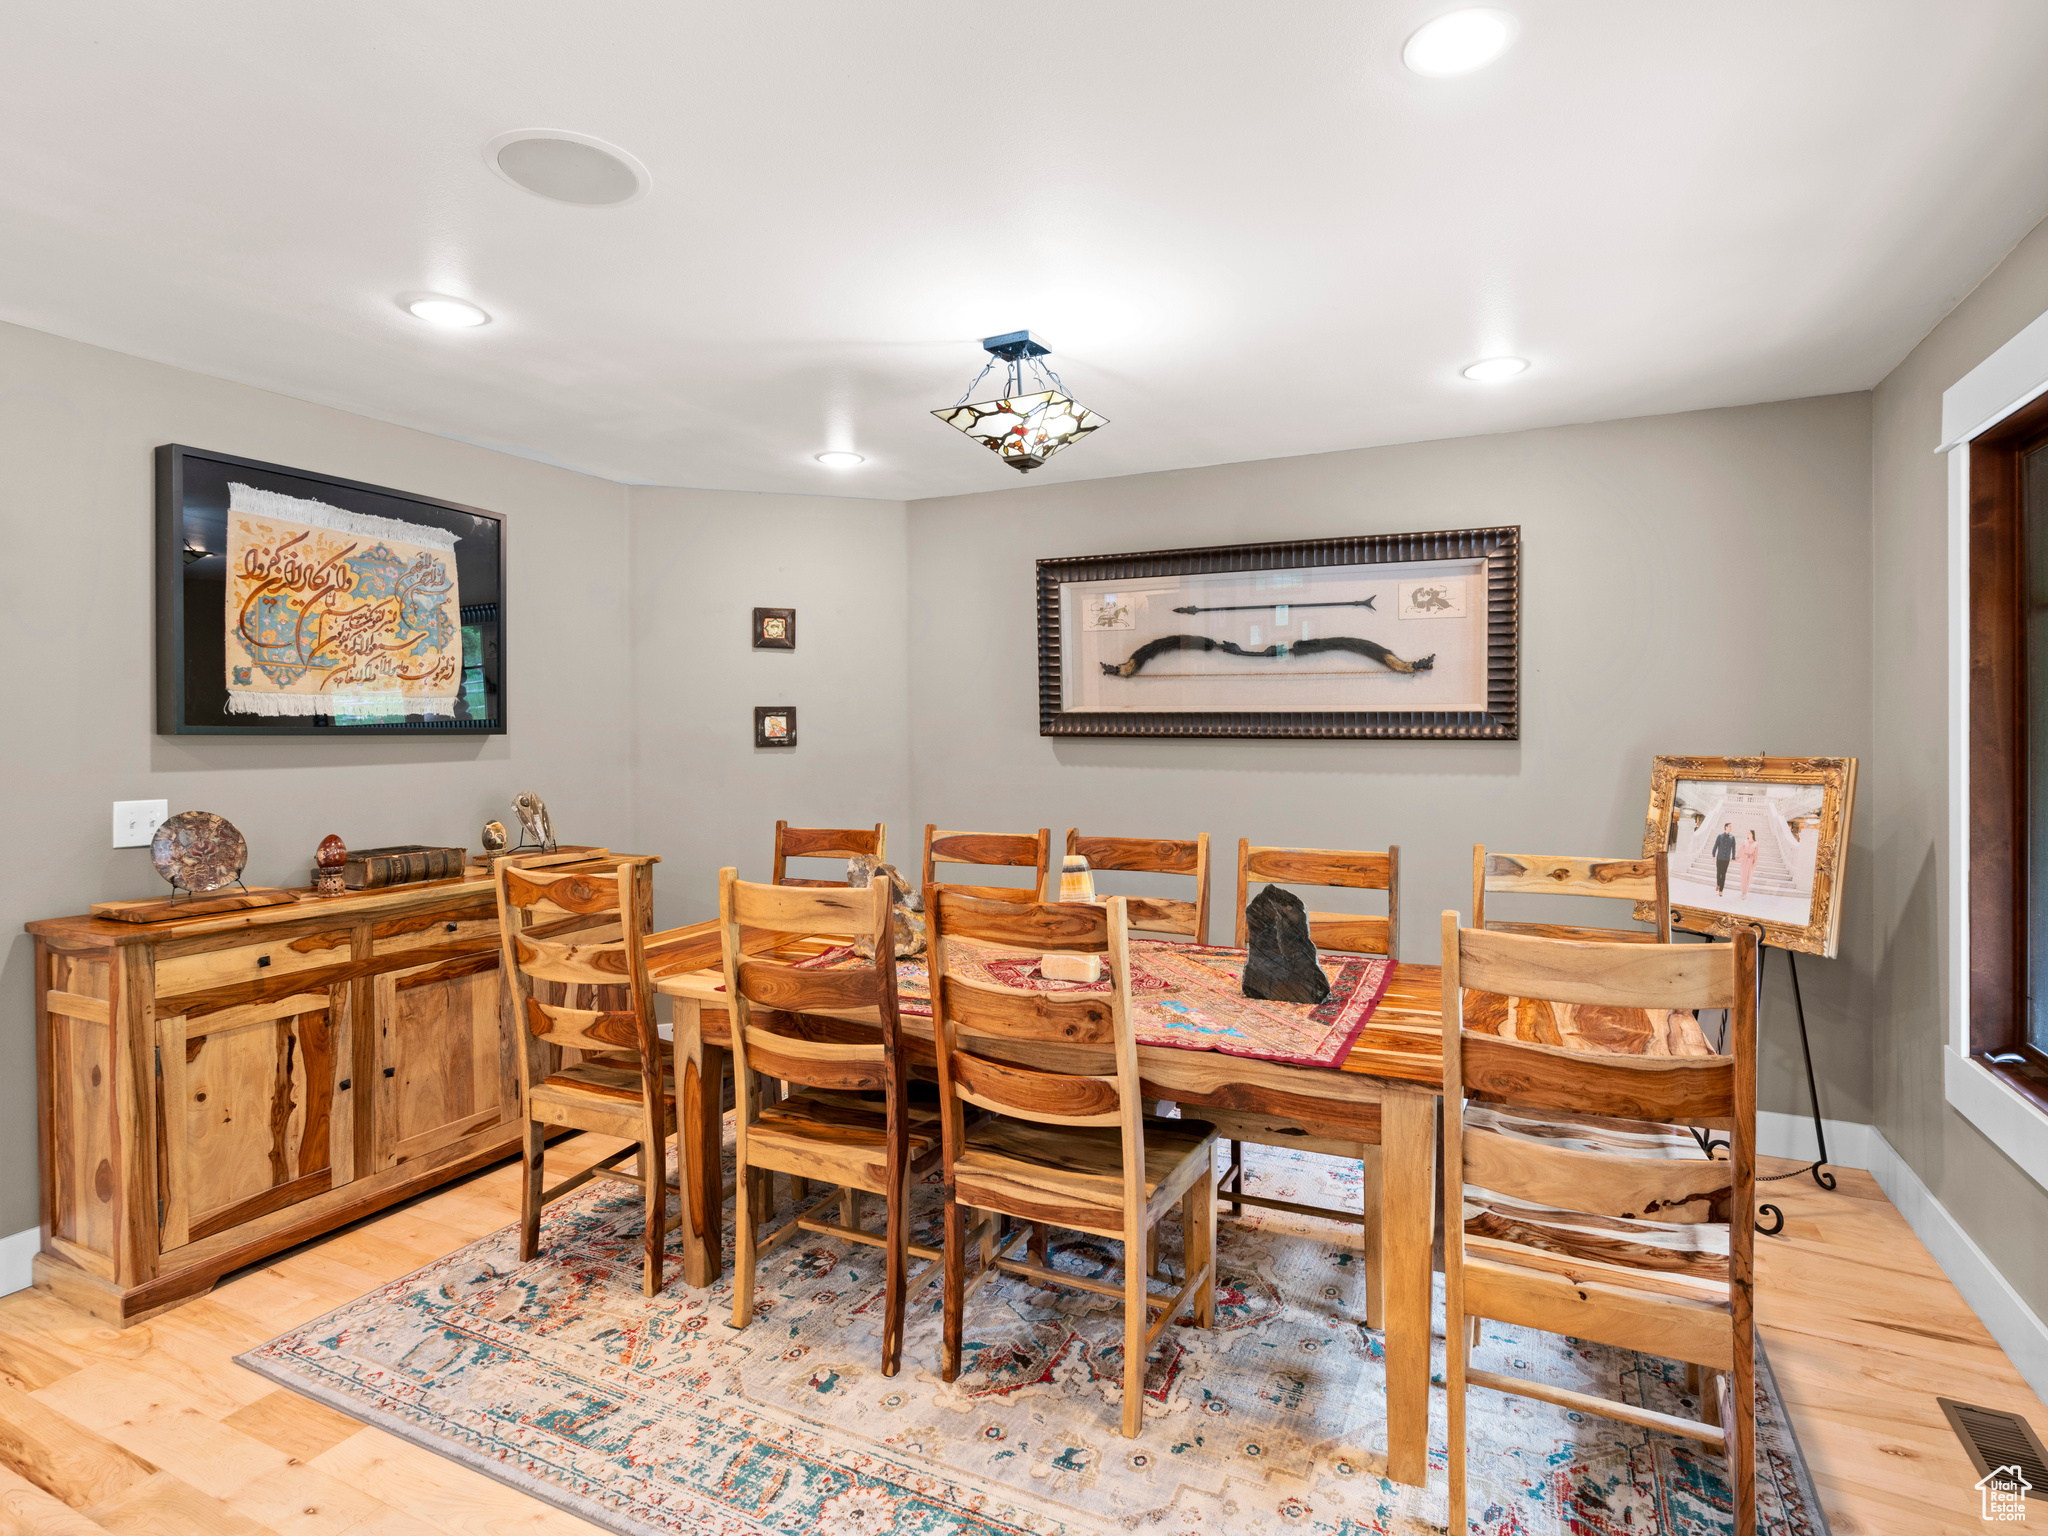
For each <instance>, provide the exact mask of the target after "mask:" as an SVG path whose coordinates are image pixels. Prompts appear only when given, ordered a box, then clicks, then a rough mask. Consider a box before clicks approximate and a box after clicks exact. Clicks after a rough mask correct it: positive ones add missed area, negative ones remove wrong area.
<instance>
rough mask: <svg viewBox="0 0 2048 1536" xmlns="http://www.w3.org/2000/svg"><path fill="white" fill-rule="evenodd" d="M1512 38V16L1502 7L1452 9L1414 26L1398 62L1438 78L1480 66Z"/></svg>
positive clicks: (1488, 62)
mask: <svg viewBox="0 0 2048 1536" xmlns="http://www.w3.org/2000/svg"><path fill="white" fill-rule="evenodd" d="M1514 40H1515V19H1514V17H1512V16H1510V15H1509V14H1508V13H1507V12H1505V11H1495V10H1488V9H1479V10H1470V11H1452V12H1451V13H1450V14H1448V15H1445V16H1439V17H1437V19H1436V20H1435V21H1430V22H1425V23H1423V25H1421V26H1420V27H1418V28H1416V30H1415V32H1414V35H1412V36H1411V37H1410V38H1409V39H1408V41H1407V43H1406V44H1405V45H1404V46H1403V47H1402V49H1401V62H1402V63H1403V64H1406V65H1407V66H1408V67H1409V68H1410V69H1412V70H1414V71H1415V73H1416V74H1418V75H1431V76H1435V77H1438V78H1441V77H1443V76H1446V75H1469V74H1471V73H1472V71H1473V70H1475V69H1484V68H1485V67H1486V66H1487V65H1489V64H1491V63H1492V62H1493V61H1494V60H1495V59H1497V58H1499V57H1500V56H1501V55H1502V54H1503V53H1506V52H1507V48H1508V44H1509V43H1511V42H1513V41H1514Z"/></svg>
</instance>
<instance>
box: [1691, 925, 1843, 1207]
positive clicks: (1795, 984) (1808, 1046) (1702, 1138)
mask: <svg viewBox="0 0 2048 1536" xmlns="http://www.w3.org/2000/svg"><path fill="white" fill-rule="evenodd" d="M1671 919H1672V926H1673V928H1674V929H1675V928H1676V927H1677V923H1678V914H1677V912H1675V911H1674V912H1673V913H1672V914H1671ZM1748 926H1749V929H1750V931H1751V932H1752V933H1754V934H1755V935H1756V938H1757V962H1756V1011H1757V1024H1758V1033H1759V1035H1761V1033H1762V1024H1763V1011H1764V1009H1763V1003H1764V962H1763V957H1764V955H1766V954H1768V953H1769V952H1770V949H1771V947H1772V946H1770V945H1767V944H1765V943H1764V941H1763V938H1764V934H1763V928H1762V926H1761V925H1760V924H1755V923H1752V924H1749V925H1748ZM1700 942H1701V943H1703V944H1712V943H1714V942H1715V940H1714V936H1713V935H1712V934H1701V935H1700ZM1784 954H1785V964H1786V966H1787V967H1789V968H1790V970H1791V972H1792V1007H1793V1009H1794V1010H1795V1012H1796V1013H1797V1014H1798V1016H1799V1053H1800V1055H1801V1056H1802V1057H1804V1058H1805V1061H1806V1096H1807V1101H1808V1102H1809V1103H1810V1104H1811V1105H1812V1106H1813V1139H1814V1144H1815V1147H1816V1148H1817V1149H1818V1151H1819V1153H1820V1156H1818V1157H1817V1158H1815V1159H1814V1161H1813V1162H1811V1163H1809V1164H1808V1165H1807V1166H1806V1167H1804V1168H1795V1169H1793V1170H1792V1172H1790V1173H1773V1174H1770V1175H1768V1176H1767V1177H1764V1178H1760V1179H1758V1180H1757V1182H1758V1183H1759V1184H1773V1183H1776V1182H1777V1181H1778V1180H1780V1179H1796V1178H1798V1177H1799V1175H1800V1174H1802V1173H1807V1174H1811V1175H1812V1176H1813V1182H1814V1183H1816V1184H1818V1185H1819V1186H1820V1187H1821V1188H1822V1189H1833V1188H1834V1187H1835V1176H1834V1175H1833V1174H1832V1173H1830V1172H1828V1168H1827V1164H1828V1133H1827V1127H1826V1126H1825V1125H1823V1124H1822V1123H1821V1118H1820V1084H1819V1082H1818V1081H1817V1080H1816V1079H1815V1078H1814V1075H1813V1045H1812V1042H1811V1041H1809V1040H1808V1038H1807V1034H1806V999H1805V997H1804V995H1803V994H1802V993H1801V992H1800V990H1799V957H1798V956H1797V955H1795V954H1793V953H1792V951H1791V950H1789V949H1788V950H1786V951H1785V952H1784ZM1727 1043H1728V1018H1727V1014H1726V1012H1725V1010H1724V1011H1723V1014H1722V1018H1721V1044H1722V1046H1723V1047H1726V1045H1727ZM1691 1129H1692V1134H1693V1139H1694V1140H1695V1141H1697V1142H1698V1143H1699V1144H1700V1151H1701V1152H1703V1153H1704V1154H1706V1155H1707V1156H1708V1157H1712V1156H1713V1155H1714V1148H1716V1147H1725V1146H1727V1145H1728V1143H1727V1141H1726V1139H1725V1138H1722V1137H1717V1136H1709V1135H1708V1134H1707V1133H1706V1132H1704V1131H1702V1130H1700V1129H1698V1128H1697V1127H1692V1128H1691ZM1757 1209H1758V1210H1759V1211H1762V1212H1766V1213H1768V1214H1769V1216H1770V1218H1771V1224H1770V1225H1769V1226H1765V1225H1764V1224H1763V1223H1762V1222H1761V1221H1759V1222H1758V1223H1757V1224H1756V1229H1757V1231H1759V1232H1761V1233H1762V1234H1763V1235H1764V1236H1765V1237H1776V1236H1777V1235H1778V1234H1779V1233H1780V1232H1782V1231H1784V1230H1785V1213H1784V1211H1783V1210H1782V1209H1780V1208H1779V1207H1778V1206H1775V1205H1772V1204H1771V1203H1770V1202H1769V1201H1766V1202H1764V1203H1763V1204H1762V1205H1759V1206H1758V1207H1757Z"/></svg>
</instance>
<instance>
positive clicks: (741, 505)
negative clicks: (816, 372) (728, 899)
mask: <svg viewBox="0 0 2048 1536" xmlns="http://www.w3.org/2000/svg"><path fill="white" fill-rule="evenodd" d="M631 509H632V510H631V518H632V555H631V565H632V590H633V616H634V625H633V721H634V746H633V770H634V785H635V793H636V795H637V797H638V815H637V817H636V820H635V824H634V838H635V847H637V848H639V849H641V850H643V851H646V852H649V853H658V854H660V855H661V856H662V864H661V866H660V868H659V869H657V870H656V871H655V878H656V885H655V889H656V894H657V917H658V921H659V922H660V923H661V924H662V925H663V926H672V925H674V924H677V923H684V922H695V921H697V920H699V919H701V918H707V917H715V916H716V915H717V913H718V871H719V870H720V869H721V868H722V867H724V866H725V865H728V864H730V865H733V866H735V867H736V868H737V869H738V870H739V872H740V877H741V878H742V879H746V880H766V879H767V878H768V874H769V867H770V866H769V861H770V858H771V857H772V855H773V852H774V829H775V823H776V822H777V821H778V820H782V821H788V822H790V823H792V824H794V825H799V826H826V827H860V826H873V825H874V824H875V823H876V822H877V821H883V822H887V823H888V824H889V853H890V857H891V858H892V859H893V860H895V861H896V863H897V865H898V867H899V868H913V867H914V866H915V865H916V862H917V851H918V844H917V837H916V832H917V829H916V828H913V827H911V826H910V824H909V800H910V794H909V786H910V734H909V729H908V727H909V706H908V698H907V687H906V684H905V679H904V665H903V662H904V646H905V644H906V624H907V615H908V613H909V609H910V602H909V597H908V594H907V591H906V588H905V583H906V580H907V577H908V572H907V568H906V561H905V549H904V537H903V535H904V510H903V504H902V503H901V502H895V501H854V500H846V499H840V498H834V497H825V496H762V495H749V494H747V493H745V492H738V491H731V492H727V491H676V490H655V489H645V488H636V489H635V490H634V491H633V492H632V500H631ZM757 607H758V608H794V609H796V610H797V629H796V640H797V644H796V649H795V650H794V651H777V650H760V651H757V650H754V649H752V639H751V631H750V627H749V626H750V624H751V622H752V616H753V610H754V609H755V608H757ZM757 704H793V705H795V706H796V711H797V744H796V746H795V747H793V748H781V747H756V746H755V745H754V706H755V705H757ZM802 872H803V873H807V874H809V875H810V876H811V877H812V878H814V879H831V878H838V877H839V875H835V874H834V872H833V871H830V870H828V869H826V868H825V867H824V866H823V865H821V864H812V865H810V866H808V867H807V868H806V869H805V870H804V871H802ZM839 874H843V869H842V870H841V871H840V872H839Z"/></svg>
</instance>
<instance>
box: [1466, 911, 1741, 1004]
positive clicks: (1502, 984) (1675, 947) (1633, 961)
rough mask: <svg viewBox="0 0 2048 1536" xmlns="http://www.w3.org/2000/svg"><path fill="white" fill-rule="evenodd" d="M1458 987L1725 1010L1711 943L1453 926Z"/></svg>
mask: <svg viewBox="0 0 2048 1536" xmlns="http://www.w3.org/2000/svg"><path fill="white" fill-rule="evenodd" d="M1458 947H1459V948H1458V964H1459V968H1460V972H1461V974H1462V975H1463V977H1464V985H1465V986H1466V987H1467V988H1468V989H1470V990H1472V991H1476V992H1498V993H1499V994H1501V995H1502V996H1503V997H1527V998H1541V999H1543V1000H1544V1001H1546V1002H1553V1003H1578V1004H1590V1005H1593V1006H1597V1007H1607V1008H1681V1009H1682V1008H1729V1007H1733V1006H1734V1004H1735V1001H1736V998H1735V993H1734V987H1735V975H1734V971H1733V968H1732V967H1731V966H1730V964H1729V962H1728V952H1727V950H1726V949H1725V948H1723V947H1722V946H1720V945H1715V944H1614V943H1604V944H1584V943H1578V942H1575V941H1568V940H1561V939H1533V938H1529V937H1527V936H1525V935H1522V934H1515V933H1487V932H1482V931H1481V930H1479V929H1476V928H1461V929H1459V930H1458Z"/></svg>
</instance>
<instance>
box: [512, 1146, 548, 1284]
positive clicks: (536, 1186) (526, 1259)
mask: <svg viewBox="0 0 2048 1536" xmlns="http://www.w3.org/2000/svg"><path fill="white" fill-rule="evenodd" d="M545 1130H546V1127H545V1126H543V1125H541V1124H539V1123H538V1122H537V1121H534V1120H528V1121H527V1122H526V1136H525V1153H524V1157H525V1166H524V1169H523V1172H524V1174H525V1178H524V1179H523V1180H522V1181H521V1183H520V1186H519V1262H520V1263H522V1264H531V1263H532V1262H533V1261H534V1260H535V1259H537V1258H539V1257H540V1192H541V1190H542V1189H543V1188H544V1187H545V1184H546V1175H547V1152H548V1140H547V1137H546V1136H545V1135H543V1134H542V1132H543V1131H545Z"/></svg>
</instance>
